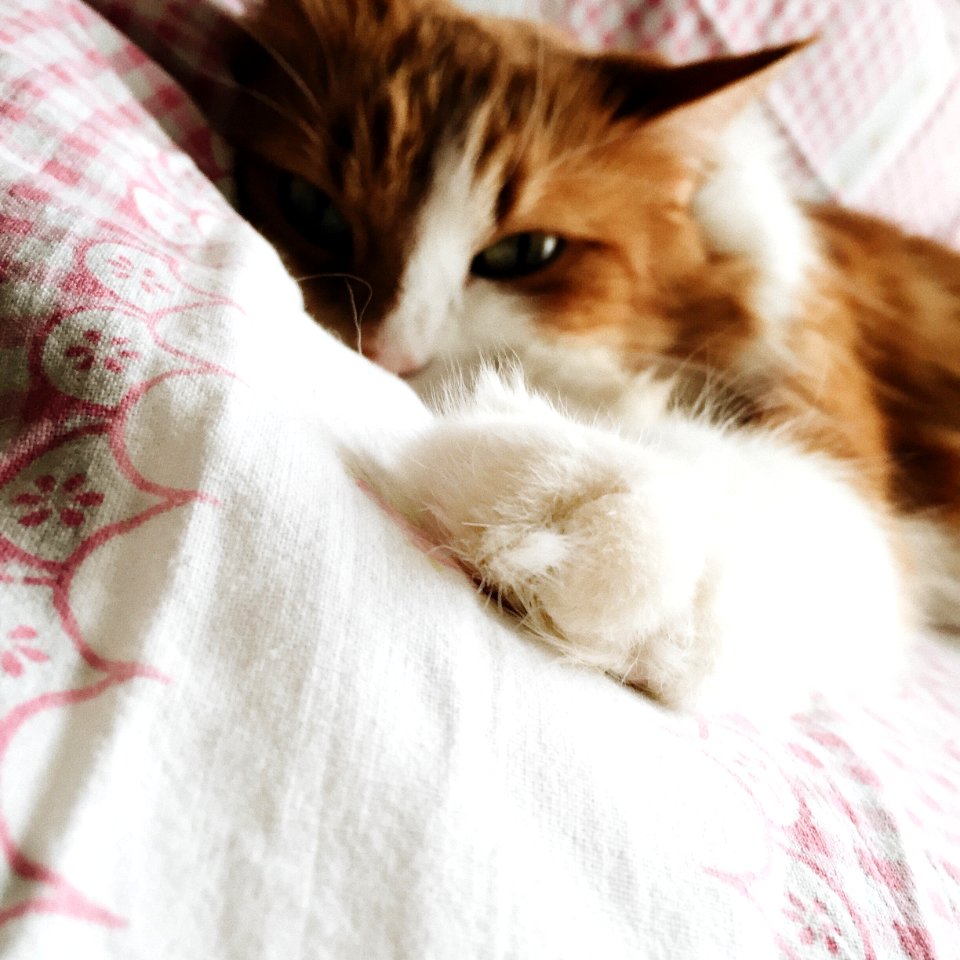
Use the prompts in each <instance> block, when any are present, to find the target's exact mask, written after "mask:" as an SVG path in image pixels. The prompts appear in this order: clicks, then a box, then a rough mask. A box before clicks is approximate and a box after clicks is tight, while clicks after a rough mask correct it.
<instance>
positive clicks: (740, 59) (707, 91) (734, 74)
mask: <svg viewBox="0 0 960 960" xmlns="http://www.w3.org/2000/svg"><path fill="white" fill-rule="evenodd" d="M812 42H813V41H812V40H801V41H799V42H796V43H788V44H785V45H783V46H780V47H770V48H768V49H765V50H758V51H756V52H754V53H747V54H743V55H741V56H731V57H716V58H714V59H712V60H701V61H698V62H696V63H689V64H682V65H680V66H671V65H668V64H663V63H658V62H656V61H653V60H649V59H646V58H643V57H640V56H630V55H629V54H612V55H605V56H600V57H598V58H597V61H596V64H597V66H598V67H599V69H600V75H601V83H602V85H603V86H602V89H603V99H604V100H605V101H606V102H607V103H608V104H610V105H612V106H613V114H612V119H613V120H614V121H617V120H626V119H630V118H635V119H637V120H641V121H642V120H653V119H655V118H657V117H661V116H663V115H665V114H669V113H672V112H673V111H675V110H679V109H680V108H683V107H692V106H694V105H697V104H700V103H702V102H704V101H709V110H710V111H711V112H713V114H714V115H715V118H716V119H717V120H719V121H720V122H721V123H725V122H727V121H729V120H731V119H732V118H733V117H734V116H735V115H736V114H737V113H739V112H740V111H741V110H743V109H744V108H745V107H746V106H747V105H748V104H750V103H751V102H753V101H754V100H758V99H759V98H760V97H761V96H762V95H763V93H764V91H765V90H766V88H767V86H769V84H770V83H771V81H772V80H773V79H774V77H775V76H776V75H777V74H778V73H779V72H780V70H781V69H782V68H783V66H784V65H785V64H786V63H787V62H788V61H791V60H792V59H793V58H794V57H795V56H796V55H797V54H799V53H800V51H802V50H804V49H805V48H806V47H807V46H808V45H809V44H810V43H812ZM705 106H707V104H705ZM703 112H707V111H706V110H705V111H703Z"/></svg>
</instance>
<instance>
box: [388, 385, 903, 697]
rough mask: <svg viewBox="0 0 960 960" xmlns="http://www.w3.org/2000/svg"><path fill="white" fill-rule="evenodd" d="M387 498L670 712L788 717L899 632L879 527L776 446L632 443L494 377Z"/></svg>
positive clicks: (831, 467) (705, 432)
mask: <svg viewBox="0 0 960 960" xmlns="http://www.w3.org/2000/svg"><path fill="white" fill-rule="evenodd" d="M376 482H377V485H378V486H379V487H380V488H381V492H382V493H384V494H385V495H386V497H387V498H388V499H389V500H391V501H393V502H394V503H395V504H396V505H397V506H398V507H400V509H401V510H402V511H403V512H404V513H405V514H406V515H407V516H408V517H410V518H411V519H413V520H414V522H415V523H416V524H418V525H419V526H421V527H422V528H423V529H425V530H426V531H427V532H428V534H429V536H430V537H431V538H432V539H433V540H435V541H436V542H440V543H443V544H445V545H447V546H448V547H449V548H450V549H451V550H452V551H453V552H454V553H455V554H456V555H457V556H458V557H459V558H460V559H461V560H462V562H463V563H464V564H465V565H466V566H467V567H468V568H470V569H472V570H473V571H475V572H476V574H477V575H478V577H480V578H481V579H482V580H483V581H484V582H485V583H486V584H487V585H488V586H489V587H490V588H491V589H493V590H494V591H496V592H497V593H499V594H500V595H501V596H502V597H503V598H504V599H505V600H507V601H508V602H509V603H510V605H512V606H513V607H515V608H516V609H518V610H519V611H521V612H522V614H523V616H524V621H525V624H526V625H527V626H528V627H529V628H530V629H532V630H534V631H535V632H536V633H538V634H539V635H540V636H542V637H544V638H545V639H547V640H548V641H549V642H551V643H552V644H553V645H555V646H556V647H557V648H559V649H560V650H561V651H563V653H564V654H565V655H566V656H568V657H569V658H571V659H574V660H576V661H579V662H583V663H588V664H592V665H595V666H597V667H599V668H601V669H603V670H606V671H608V672H609V673H611V674H613V675H615V676H617V677H619V678H622V679H624V680H625V681H626V682H628V683H631V684H634V685H636V686H638V687H641V688H643V689H645V690H647V691H649V692H650V693H652V694H653V695H655V696H657V697H659V698H660V699H663V700H664V701H666V702H670V703H685V702H686V703H689V702H692V701H694V700H698V699H699V700H702V699H705V698H708V697H711V696H712V697H713V698H714V699H720V700H721V701H722V702H724V704H731V703H733V704H742V703H743V702H744V701H745V700H751V701H761V700H762V701H767V702H771V703H783V702H787V701H789V702H791V703H795V702H796V701H797V698H798V696H800V695H803V694H805V693H806V692H807V691H809V690H810V689H817V688H829V687H831V686H833V685H834V684H835V683H836V682H837V681H838V680H844V681H846V680H848V679H850V678H851V677H854V676H857V675H862V674H863V672H864V671H865V670H870V669H874V668H876V667H877V666H878V665H880V664H883V663H886V662H888V661H889V660H890V657H891V653H892V651H893V650H894V649H896V648H897V647H898V645H899V641H900V639H901V637H902V636H903V634H904V633H905V632H906V630H907V623H908V620H909V614H908V610H907V604H906V602H905V600H904V599H903V590H902V588H901V583H900V573H899V570H898V566H897V562H896V559H895V556H894V552H893V550H892V548H891V545H890V543H889V540H888V536H887V532H886V530H885V527H884V523H883V521H882V519H881V518H880V517H879V516H878V514H877V513H876V512H875V511H874V510H873V508H872V507H870V506H869V505H868V504H867V503H866V502H865V501H863V500H862V499H861V498H860V497H859V496H858V495H857V494H856V493H855V492H854V490H853V488H852V487H851V486H849V485H848V484H847V483H846V482H845V481H844V479H843V476H842V475H841V471H840V469H839V467H837V466H836V465H835V464H833V463H832V462H830V461H828V460H825V459H824V460H820V459H817V458H815V457H812V456H809V455H807V454H803V453H801V452H800V451H799V450H797V449H796V448H794V447H792V446H791V445H790V444H788V443H786V442H784V441H783V440H780V439H778V438H776V437H773V436H767V435H763V434H746V433H742V432H736V431H728V430H724V429H720V428H718V427H716V426H713V425H710V424H708V423H705V422H696V421H693V420H690V419H686V418H683V417H680V416H671V415H667V416H665V417H664V418H663V419H662V422H660V423H658V424H656V425H654V426H653V427H651V428H650V429H649V430H647V431H646V432H645V433H644V434H643V436H641V437H640V438H639V439H637V440H633V439H630V440H627V439H624V438H623V437H621V436H620V435H618V434H617V433H616V432H615V431H614V430H612V429H604V428H602V427H598V426H588V425H585V424H582V423H579V422H576V421H573V420H571V419H569V418H567V417H565V416H563V415H562V414H561V413H559V412H558V411H557V410H555V409H554V408H553V407H551V406H550V405H549V404H547V403H546V402H545V401H543V400H541V399H539V398H537V397H534V396H531V395H529V394H528V393H527V392H526V391H525V390H524V389H522V388H521V387H518V386H515V385H514V386H511V385H507V384H504V383H502V382H501V381H499V380H498V379H496V378H495V377H492V376H488V377H486V378H485V379H482V380H481V384H480V386H479V387H478V389H477V390H476V392H475V393H474V394H473V395H472V396H471V397H469V398H468V399H467V400H466V401H464V402H463V403H460V404H458V405H455V406H454V407H453V408H452V409H450V410H448V412H447V413H446V414H445V415H443V416H441V417H440V418H438V419H437V420H436V421H435V422H434V423H433V424H432V425H431V426H430V427H429V428H428V429H426V430H425V431H424V432H423V433H422V434H421V435H419V436H418V437H417V438H415V439H413V440H411V441H410V442H409V443H407V444H406V445H405V446H404V448H403V450H402V451H401V452H400V453H399V455H398V457H397V458H396V459H395V460H394V461H393V462H392V463H391V465H390V466H389V468H388V469H387V471H386V472H382V471H381V472H380V473H379V477H378V479H377V481H376Z"/></svg>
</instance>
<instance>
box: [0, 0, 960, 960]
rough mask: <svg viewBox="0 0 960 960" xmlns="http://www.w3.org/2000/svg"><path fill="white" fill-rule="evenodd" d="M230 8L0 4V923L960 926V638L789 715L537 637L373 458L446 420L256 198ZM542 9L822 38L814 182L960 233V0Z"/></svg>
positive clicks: (522, 936)
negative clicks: (397, 508)
mask: <svg viewBox="0 0 960 960" xmlns="http://www.w3.org/2000/svg"><path fill="white" fill-rule="evenodd" d="M471 5H472V6H474V7H478V6H488V7H489V6H490V4H486V5H484V4H481V3H479V2H478V0H473V2H472V3H471ZM504 5H506V6H509V4H501V6H504ZM746 6H749V7H750V10H749V15H745V10H746ZM513 7H516V8H520V7H522V4H521V3H520V0H517V2H516V3H514V4H513ZM221 12H222V11H221V9H220V8H217V7H214V6H212V5H203V4H190V5H188V4H185V3H180V2H177V0H163V2H154V0H126V2H123V3H120V2H114V0H95V2H93V3H89V4H88V3H84V2H82V0H6V2H5V3H4V5H3V7H2V8H0V955H2V956H3V957H4V958H9V960H53V958H61V957H71V958H78V960H87V958H91V960H107V958H117V960H141V958H142V960H155V958H163V960H194V958H196V960H247V958H249V960H253V958H257V960H265V958H278V960H279V958H283V960H294V958H304V960H307V958H311V960H313V958H326V957H330V958H338V960H345V958H388V957H398V958H463V957H484V958H486V957H490V958H507V957H517V958H524V960H527V958H588V957H589V958H605V960H617V958H639V957H651V958H671V960H673V958H684V960H686V958H704V960H714V958H726V957H729V958H768V957H769V958H788V960H813V958H830V957H843V958H876V960H900V958H910V960H919V958H938V960H950V958H956V957H960V645H958V644H957V642H956V640H955V639H953V638H948V637H941V636H937V635H933V634H930V635H923V636H918V637H917V639H916V644H915V646H914V648H913V650H912V652H911V655H910V659H909V662H908V663H907V665H906V666H905V667H904V670H903V673H902V676H900V677H899V679H898V684H897V689H896V692H895V694H894V695H885V696H883V697H880V696H877V697H876V698H874V699H872V700H871V699H869V698H867V699H859V700H852V699H850V700H843V701H838V700H832V701H831V700H823V699H821V700H818V701H817V702H816V703H814V704H813V705H812V706H811V707H810V709H808V710H806V711H804V712H802V713H799V714H796V715H793V716H791V717H788V718H783V719H782V720H780V721H776V722H774V721H770V720H765V721H760V720H759V719H758V718H756V717H751V716H749V715H697V714H694V715H690V714H676V713H671V712H669V711H666V710H664V709H662V708H660V707H658V706H656V705H655V704H653V703H651V702H650V701H648V700H646V699H644V698H643V697H641V696H639V695H638V694H637V693H635V692H633V691H631V690H629V689H625V688H623V687H621V686H619V685H617V684H616V683H615V682H613V681H612V680H610V679H609V678H607V677H604V676H601V675H597V674H595V673H593V672H590V671H588V670H583V669H580V668H577V667H574V666H571V665H568V664H564V663H562V662H559V661H558V660H557V658H556V657H555V656H554V655H553V654H552V653H551V652H550V651H548V650H546V649H545V648H543V647H541V646H539V645H538V644H536V643H535V642H534V641H532V640H531V639H529V638H526V637H524V636H522V635H520V634H519V633H518V632H517V630H516V629H515V628H514V626H513V625H512V624H511V623H510V622H509V621H507V620H506V619H504V618H502V617H501V616H500V615H499V614H498V612H497V611H496V609H495V608H494V607H492V606H491V604H490V603H489V602H488V601H487V599H486V598H485V597H484V596H482V595H479V594H478V593H477V591H476V590H475V588H474V586H473V584H472V583H470V582H469V581H468V580H467V579H465V578H464V576H463V575H462V574H461V573H460V572H459V571H458V570H456V569H452V568H450V567H447V566H444V565H443V564H442V563H439V562H438V561H437V559H436V558H435V557H434V556H433V555H432V554H431V553H430V552H429V551H428V550H425V549H424V548H423V545H422V544H420V543H418V541H417V538H416V537H415V536H413V535H411V533H410V531H408V530H406V529H405V528H404V527H403V525H402V524H399V523H397V522H396V521H395V519H394V518H392V517H391V516H390V515H389V514H388V513H386V512H385V511H384V510H383V509H382V508H381V506H380V505H378V504H377V503H376V502H375V501H374V500H373V499H371V497H370V496H368V495H367V493H366V492H365V491H364V490H363V488H362V486H361V485H359V484H358V483H357V481H356V479H355V478H354V477H353V476H352V475H351V474H350V472H349V471H348V470H347V469H346V468H345V466H344V461H343V457H342V455H341V452H342V450H343V448H344V447H354V446H356V445H359V444H364V445H368V446H370V447H375V446H376V445H378V444H387V443H390V442H391V441H393V440H394V439H395V438H396V437H398V436H401V435H402V434H403V433H404V431H411V430H414V429H416V427H417V425H418V424H420V423H422V422H423V421H424V419H425V418H426V417H428V416H429V414H428V413H427V411H426V410H425V409H424V407H423V406H422V405H421V403H420V401H419V400H418V399H417V398H416V397H415V396H414V395H413V393H412V392H411V391H410V390H409V389H408V388H407V386H406V385H405V384H404V383H402V382H401V381H399V380H397V379H395V378H393V377H391V376H389V375H388V374H386V373H384V372H383V371H381V370H379V369H377V368H375V367H374V366H372V365H371V364H369V363H368V362H366V361H365V360H363V359H362V358H360V357H359V356H357V355H356V354H354V353H353V352H351V351H349V350H348V349H346V348H345V347H344V346H342V345H341V344H339V343H338V342H337V341H335V340H334V338H333V337H331V336H330V335H328V334H327V333H325V332H324V331H323V330H322V329H321V328H320V327H318V326H317V325H316V324H314V323H312V322H311V321H310V320H309V319H308V318H307V317H306V316H305V314H304V313H303V311H302V308H301V303H300V296H299V291H298V289H297V286H296V284H295V283H294V282H293V281H292V280H291V279H290V278H289V277H288V276H287V275H286V274H285V272H284V270H283V268H282V265H281V263H280V261H279V259H278V257H277V256H276V254H275V253H274V252H273V251H272V249H271V248H270V247H269V245H268V244H267V243H266V242H265V241H263V240H262V239H261V238H260V237H258V236H257V235H256V233H255V232H254V231H253V230H252V229H251V228H250V227H249V226H248V225H246V224H245V223H244V222H243V221H242V219H241V218H240V217H239V216H238V215H237V214H236V213H235V212H234V211H233V210H232V209H231V207H230V205H229V202H228V200H227V199H226V197H228V196H229V191H230V177H229V173H230V156H229V152H228V150H227V149H226V147H225V145H224V144H223V143H222V141H220V140H219V139H218V138H217V137H216V136H215V135H214V134H213V133H212V132H211V130H210V127H209V126H208V124H207V123H206V121H205V120H204V119H203V116H202V114H201V112H200V110H199V109H198V107H197V106H195V104H194V102H193V101H192V100H191V99H190V98H188V97H187V95H186V94H185V92H184V89H183V86H181V83H180V82H179V81H178V80H174V79H173V78H172V75H171V71H172V73H174V74H176V75H177V76H178V77H179V79H180V80H182V81H183V82H185V83H187V84H188V85H190V86H191V89H192V90H193V91H194V92H195V95H197V96H199V97H200V98H201V99H203V97H204V90H205V91H206V95H207V96H209V102H208V103H205V107H207V108H209V109H210V110H215V109H216V106H215V103H214V101H215V100H216V99H217V96H218V95H219V94H221V93H222V88H221V87H219V86H218V84H217V83H216V78H215V70H214V67H215V64H216V56H217V49H218V48H217V36H218V32H217V30H218V28H217V23H218V22H219V20H218V18H219V17H220V16H221ZM526 12H529V13H539V14H542V15H545V16H549V17H550V18H552V19H554V20H555V21H556V22H558V23H559V24H560V25H561V26H563V27H564V28H565V29H568V30H570V31H572V32H573V33H575V34H577V35H579V36H580V37H582V38H583V39H584V40H585V41H586V42H588V43H592V44H595V45H603V44H613V43H617V44H619V45H628V46H632V47H634V48H647V47H654V46H656V47H658V48H660V49H664V50H666V51H667V52H668V53H671V54H673V55H675V56H677V57H685V56H694V55H697V54H700V53H706V52H710V51H713V50H716V51H719V50H724V49H739V48H742V47H745V46H750V45H754V44H757V43H761V42H776V41H778V40H782V39H786V38H788V37H796V36H800V35H805V34H808V33H810V32H813V31H820V32H821V33H822V36H823V41H822V43H821V44H820V46H819V47H818V48H817V49H815V50H814V51H812V52H811V53H810V55H809V57H810V59H809V60H808V61H806V64H805V66H804V67H803V68H802V69H799V70H793V71H792V72H790V73H788V74H787V75H786V76H785V77H784V78H783V79H782V80H781V81H780V82H779V83H778V85H777V87H776V88H775V89H774V90H773V91H772V92H771V95H770V97H769V100H768V103H767V110H768V112H769V116H770V120H771V122H774V123H776V124H778V125H779V126H780V128H781V130H782V132H783V133H784V134H785V137H786V142H787V144H788V148H789V154H788V158H787V159H788V163H789V166H790V169H791V171H792V175H793V176H794V178H795V180H796V183H797V185H798V188H800V189H802V190H805V191H806V192H807V193H808V194H811V195H821V196H827V195H829V196H835V197H838V198H839V199H842V200H844V201H846V202H850V203H854V204H856V205H858V206H861V207H863V208H865V209H869V210H873V211H876V212H879V213H882V214H885V215H887V216H892V217H894V218H897V219H899V220H900V221H902V222H903V223H905V224H907V225H909V226H910V227H912V228H914V229H917V230H921V231H924V232H926V233H928V234H930V235H933V236H936V237H938V238H940V239H942V240H945V241H947V242H954V243H957V244H960V177H958V175H957V170H958V169H960V164H958V162H957V158H958V156H960V71H958V50H960V39H958V36H960V35H958V30H957V14H956V7H955V5H953V6H951V0H942V2H938V0H882V2H881V0H878V2H870V3H868V2H867V0H858V2H857V3H848V2H841V0H824V2H823V3H821V4H819V5H816V4H808V3H802V2H799V0H796V2H795V0H786V2H779V3H775V2H773V0H763V2H756V3H753V4H750V5H744V4H728V3H723V2H720V0H714V2H709V0H673V2H660V3H655V2H646V3H640V2H628V0H616V2H606V3H600V2H597V0H567V2H559V0H554V2H549V0H545V2H544V3H543V4H542V6H538V7H537V9H536V10H527V11H526ZM161 63H162V64H163V66H161ZM197 91H200V92H199V93H197Z"/></svg>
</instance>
